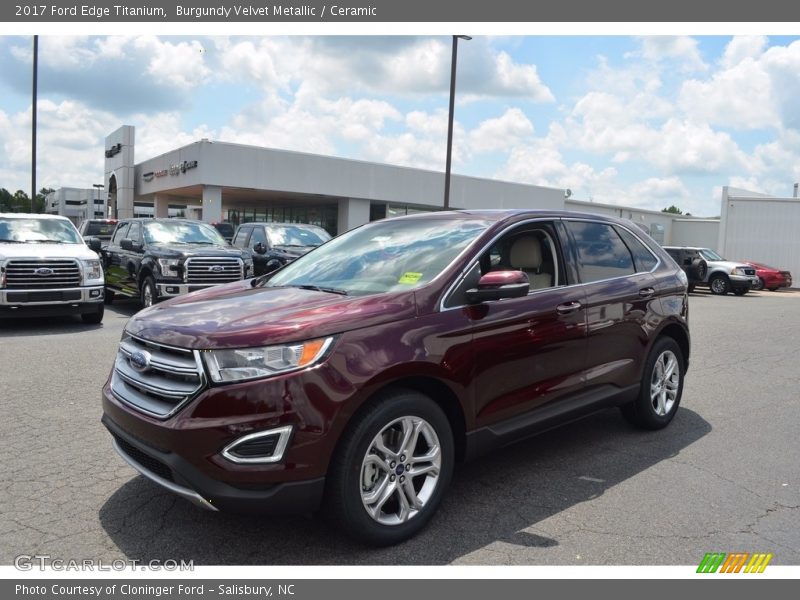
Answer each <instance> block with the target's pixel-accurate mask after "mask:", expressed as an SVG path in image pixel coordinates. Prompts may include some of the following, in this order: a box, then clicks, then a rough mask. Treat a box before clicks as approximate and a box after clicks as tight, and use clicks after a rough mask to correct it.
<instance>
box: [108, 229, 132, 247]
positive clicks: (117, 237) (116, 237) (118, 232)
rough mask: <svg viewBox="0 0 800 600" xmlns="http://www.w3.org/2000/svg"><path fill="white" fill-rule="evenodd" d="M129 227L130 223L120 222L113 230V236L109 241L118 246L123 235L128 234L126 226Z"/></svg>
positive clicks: (123, 237)
mask: <svg viewBox="0 0 800 600" xmlns="http://www.w3.org/2000/svg"><path fill="white" fill-rule="evenodd" d="M129 227H130V223H120V224H119V225H117V229H116V231H114V238H113V239H112V240H111V243H112V244H114V245H116V246H119V243H120V242H121V241H122V240H124V239H125V236H126V235H127V234H128V228H129Z"/></svg>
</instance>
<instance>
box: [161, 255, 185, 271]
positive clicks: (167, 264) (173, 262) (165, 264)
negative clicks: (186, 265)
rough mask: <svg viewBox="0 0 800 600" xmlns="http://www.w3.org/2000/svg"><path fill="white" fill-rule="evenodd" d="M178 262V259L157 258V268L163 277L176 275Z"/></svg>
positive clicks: (179, 260)
mask: <svg viewBox="0 0 800 600" xmlns="http://www.w3.org/2000/svg"><path fill="white" fill-rule="evenodd" d="M180 262H181V259H179V258H159V259H158V267H159V268H160V269H161V272H162V273H163V274H164V275H177V274H178V265H179V264H180Z"/></svg>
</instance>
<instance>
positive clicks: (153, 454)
mask: <svg viewBox="0 0 800 600" xmlns="http://www.w3.org/2000/svg"><path fill="white" fill-rule="evenodd" d="M102 423H103V425H105V426H106V428H107V429H108V431H109V432H110V433H111V435H112V436H113V442H112V444H113V446H114V449H115V450H116V451H117V453H118V454H119V455H120V456H121V457H122V458H123V460H125V462H127V463H128V464H129V465H130V466H131V467H133V468H134V469H136V470H137V471H138V472H139V473H141V474H142V475H144V476H145V477H147V478H148V479H150V481H152V482H154V483H156V484H158V485H160V486H161V487H163V488H165V489H167V490H169V491H171V492H173V493H174V494H177V495H178V496H181V497H183V498H185V499H186V500H189V501H190V502H192V503H193V504H195V505H197V506H200V507H202V508H205V509H207V510H212V511H218V510H226V511H235V512H244V513H256V514H261V513H269V514H301V513H310V512H315V511H316V510H318V509H319V506H320V504H321V501H322V495H323V492H324V490H325V478H324V477H318V478H315V479H311V480H305V481H289V482H282V483H266V484H262V485H255V486H254V485H251V486H237V485H232V484H230V483H226V482H222V481H219V480H217V479H213V478H211V477H209V476H208V475H206V474H204V473H202V472H201V471H200V470H199V469H197V468H196V467H195V466H193V465H192V464H191V463H190V462H188V461H187V460H185V459H183V458H182V457H181V456H179V455H178V454H176V453H175V452H171V451H169V450H166V449H161V448H155V447H153V446H151V445H149V444H147V443H145V442H144V441H142V440H140V439H138V438H137V437H135V436H134V435H133V434H131V433H128V432H127V431H125V430H124V429H122V427H120V426H119V425H118V424H117V423H115V422H114V421H113V420H112V419H111V418H110V417H109V416H108V414H104V415H103V417H102Z"/></svg>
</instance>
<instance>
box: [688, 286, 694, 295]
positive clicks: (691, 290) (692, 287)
mask: <svg viewBox="0 0 800 600" xmlns="http://www.w3.org/2000/svg"><path fill="white" fill-rule="evenodd" d="M687 291H688V292H689V293H690V294H691V293H692V292H694V284H693V283H690V284H689V288H688V289H687Z"/></svg>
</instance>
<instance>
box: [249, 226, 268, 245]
mask: <svg viewBox="0 0 800 600" xmlns="http://www.w3.org/2000/svg"><path fill="white" fill-rule="evenodd" d="M259 242H261V243H262V244H264V246H265V247H267V248H269V244H268V243H267V235H266V234H265V233H264V228H263V227H256V228H254V229H253V235H251V236H250V243H249V244H248V246H250V247H251V248H254V247H255V245H256V244H258V243H259Z"/></svg>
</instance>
